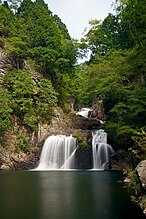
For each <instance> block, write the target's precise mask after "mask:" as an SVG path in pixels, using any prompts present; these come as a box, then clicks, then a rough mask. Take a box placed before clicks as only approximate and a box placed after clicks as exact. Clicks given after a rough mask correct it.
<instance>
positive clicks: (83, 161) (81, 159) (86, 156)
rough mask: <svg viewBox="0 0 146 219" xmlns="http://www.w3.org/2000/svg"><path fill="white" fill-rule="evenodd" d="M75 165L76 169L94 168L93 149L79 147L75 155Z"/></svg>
mask: <svg viewBox="0 0 146 219" xmlns="http://www.w3.org/2000/svg"><path fill="white" fill-rule="evenodd" d="M75 167H76V169H92V168H93V159H92V150H91V149H87V148H79V149H77V151H76V155H75Z"/></svg>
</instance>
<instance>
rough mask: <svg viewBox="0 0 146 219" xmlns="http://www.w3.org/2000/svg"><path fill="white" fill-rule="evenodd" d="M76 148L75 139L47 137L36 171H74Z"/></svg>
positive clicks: (59, 136)
mask: <svg viewBox="0 0 146 219" xmlns="http://www.w3.org/2000/svg"><path fill="white" fill-rule="evenodd" d="M76 146H77V141H76V138H74V137H72V136H65V135H56V136H54V135H53V136H49V137H48V138H47V140H46V141H45V143H44V146H43V150H42V153H41V158H40V164H39V166H38V167H37V168H36V170H60V169H62V170H66V169H74V168H75V159H74V157H75V151H76Z"/></svg>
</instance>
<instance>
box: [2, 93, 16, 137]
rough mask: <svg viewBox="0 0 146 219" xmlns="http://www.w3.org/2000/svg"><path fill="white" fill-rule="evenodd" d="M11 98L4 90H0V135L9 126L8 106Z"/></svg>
mask: <svg viewBox="0 0 146 219" xmlns="http://www.w3.org/2000/svg"><path fill="white" fill-rule="evenodd" d="M10 101H11V98H10V96H9V94H8V91H7V90H6V89H0V133H1V134H2V133H3V132H4V131H5V130H7V129H9V128H10V126H11V113H12V111H13V110H12V107H11V106H10Z"/></svg>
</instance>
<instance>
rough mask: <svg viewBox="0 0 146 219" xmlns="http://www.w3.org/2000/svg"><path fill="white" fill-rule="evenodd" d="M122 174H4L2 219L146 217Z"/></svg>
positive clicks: (0, 177)
mask: <svg viewBox="0 0 146 219" xmlns="http://www.w3.org/2000/svg"><path fill="white" fill-rule="evenodd" d="M119 180H121V175H120V174H119V173H110V172H102V171H100V172H96V171H95V172H86V171H78V172H58V171H55V172H48V171H46V172H33V171H32V172H11V173H5V172H3V173H0V218H1V219H58V218H61V219H82V218H83V219H130V218H138V219H143V218H145V217H144V216H142V213H141V211H139V210H138V209H137V208H135V206H134V205H133V204H132V203H131V202H130V201H129V196H128V194H127V192H126V190H124V189H123V187H122V183H119V182H118V181H119Z"/></svg>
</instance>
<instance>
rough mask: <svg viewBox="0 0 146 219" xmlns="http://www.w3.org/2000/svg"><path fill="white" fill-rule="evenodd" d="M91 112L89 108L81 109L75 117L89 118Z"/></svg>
mask: <svg viewBox="0 0 146 219" xmlns="http://www.w3.org/2000/svg"><path fill="white" fill-rule="evenodd" d="M91 112H92V109H90V108H81V109H80V111H79V112H77V113H76V115H79V116H83V117H85V118H89V116H90V114H91Z"/></svg>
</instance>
